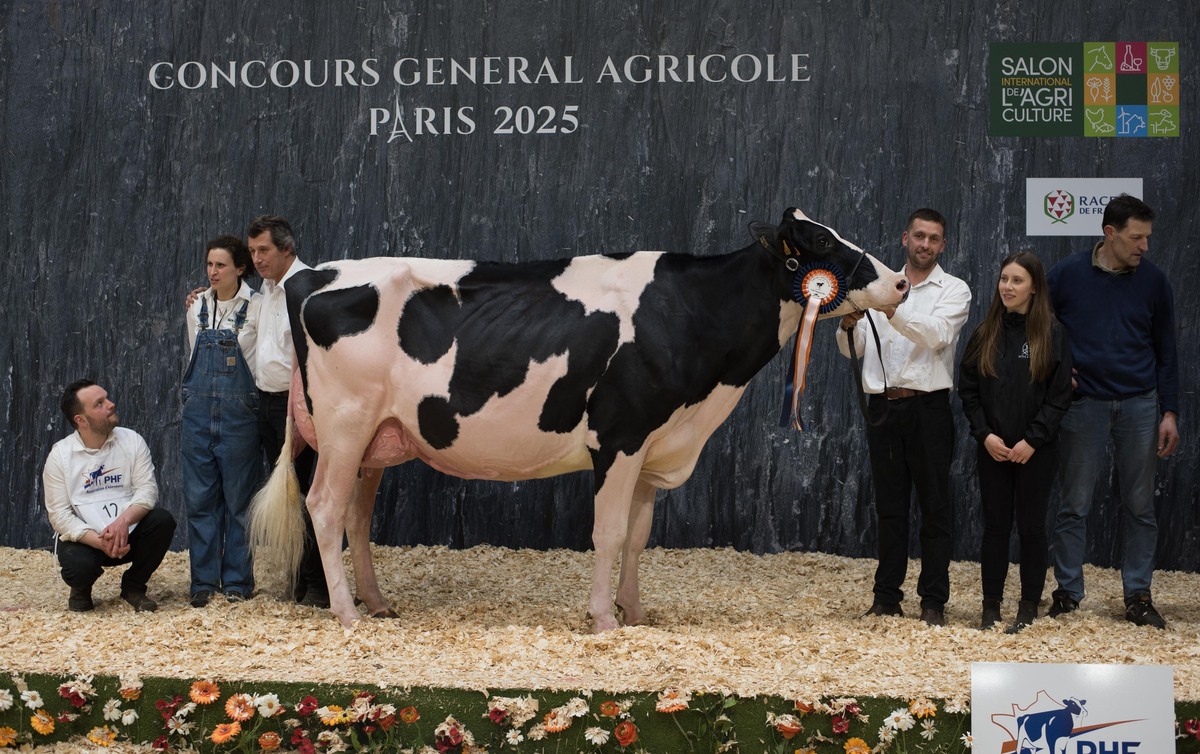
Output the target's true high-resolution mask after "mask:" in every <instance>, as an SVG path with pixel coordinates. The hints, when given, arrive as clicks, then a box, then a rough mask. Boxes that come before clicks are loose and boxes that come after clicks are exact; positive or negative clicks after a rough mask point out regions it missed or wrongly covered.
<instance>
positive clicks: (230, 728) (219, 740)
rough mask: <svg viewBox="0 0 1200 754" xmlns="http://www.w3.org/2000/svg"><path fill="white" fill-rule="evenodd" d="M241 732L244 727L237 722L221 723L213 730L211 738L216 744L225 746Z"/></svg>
mask: <svg viewBox="0 0 1200 754" xmlns="http://www.w3.org/2000/svg"><path fill="white" fill-rule="evenodd" d="M241 732H242V726H241V725H239V724H238V723H236V722H234V723H221V724H220V725H218V726H217V727H215V728H213V732H212V735H211V736H209V738H211V739H212V742H213V743H214V744H223V743H228V742H230V741H232V740H233V739H235V738H237V735H238V734H239V733H241Z"/></svg>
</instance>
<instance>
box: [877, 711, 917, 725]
mask: <svg viewBox="0 0 1200 754" xmlns="http://www.w3.org/2000/svg"><path fill="white" fill-rule="evenodd" d="M883 724H884V725H886V726H887V727H889V728H891V729H892V730H909V729H911V728H912V727H913V725H915V724H916V721H914V720H913V716H912V713H911V712H909V711H908V709H907V708H905V707H901V708H900V709H897V710H892V712H891V714H890V715H888V716H887V718H886V719H885V720H884V721H883Z"/></svg>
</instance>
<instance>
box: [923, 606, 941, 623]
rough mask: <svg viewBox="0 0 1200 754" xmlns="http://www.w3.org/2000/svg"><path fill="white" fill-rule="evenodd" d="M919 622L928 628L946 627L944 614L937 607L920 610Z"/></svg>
mask: <svg viewBox="0 0 1200 754" xmlns="http://www.w3.org/2000/svg"><path fill="white" fill-rule="evenodd" d="M921 620H922V621H923V622H924V623H926V624H928V625H930V626H944V625H946V614H945V613H944V612H943V611H942V610H941V608H937V607H923V608H921Z"/></svg>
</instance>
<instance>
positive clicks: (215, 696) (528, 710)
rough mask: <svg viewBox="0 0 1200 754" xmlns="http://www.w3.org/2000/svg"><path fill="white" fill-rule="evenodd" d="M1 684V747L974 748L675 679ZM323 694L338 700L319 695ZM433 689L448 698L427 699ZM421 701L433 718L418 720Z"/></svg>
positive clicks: (843, 752)
mask: <svg viewBox="0 0 1200 754" xmlns="http://www.w3.org/2000/svg"><path fill="white" fill-rule="evenodd" d="M11 682H12V683H11V686H7V685H6V684H5V683H4V681H3V678H0V749H9V748H17V747H23V746H26V745H30V744H33V745H36V744H38V743H42V742H47V743H48V742H51V741H55V740H58V741H61V740H67V739H69V738H70V737H74V736H78V737H79V739H80V740H85V741H86V742H87V743H88V744H90V745H91V746H92V747H93V748H98V749H103V748H108V747H110V746H112V745H113V744H114V743H116V742H118V741H131V742H135V743H149V744H150V745H151V747H152V748H153V749H154V750H155V751H161V752H184V751H203V752H208V751H211V752H227V751H240V752H274V751H280V752H305V753H306V754H317V753H318V752H322V753H323V752H344V751H377V752H385V751H386V752H393V751H399V752H405V753H406V754H482V753H483V752H491V753H492V754H500V753H501V752H505V751H509V752H514V754H518V753H519V752H533V751H544V750H550V747H549V745H550V744H553V750H560V749H561V750H562V751H579V752H595V753H597V754H646V752H657V751H665V750H670V751H678V752H684V751H687V752H692V753H694V752H706V753H707V752H714V753H716V754H720V753H721V752H733V751H744V752H755V754H757V752H760V751H761V752H763V753H764V754H882V753H883V752H895V753H896V754H900V753H902V752H909V751H914V752H916V751H922V752H931V753H932V752H942V753H944V754H950V753H954V754H962V753H963V752H968V751H969V750H970V749H971V746H972V745H973V741H972V738H971V734H970V732H969V716H968V715H969V712H970V710H969V707H968V705H967V704H966V703H965V702H964V701H961V700H949V701H940V702H939V701H938V700H932V699H928V698H915V699H911V700H908V702H907V704H902V705H901V706H895V705H894V700H890V701H889V700H866V701H864V702H862V703H860V701H859V700H858V699H856V698H851V697H829V698H818V699H809V700H795V701H791V702H782V700H778V698H774V699H772V698H763V699H758V698H751V699H741V698H738V697H732V696H727V695H724V694H698V693H694V692H688V691H685V690H683V689H678V688H669V689H666V690H664V691H662V692H660V693H658V694H657V695H654V694H650V695H647V694H628V695H623V696H611V695H606V694H603V693H602V692H588V691H583V692H579V693H578V694H576V695H573V696H567V695H565V694H556V693H551V692H542V693H541V694H540V696H541V697H542V698H541V699H539V698H538V697H537V696H535V695H534V694H533V693H526V694H519V693H518V694H517V695H500V694H492V695H485V697H486V702H485V703H484V704H483V711H482V713H481V714H479V715H478V717H477V719H478V722H476V723H474V724H468V723H467V722H465V720H467V718H465V717H462V716H456V715H454V714H447V712H448V711H449V710H452V709H466V708H467V707H468V706H469V705H470V702H469V696H470V694H471V692H466V691H455V690H444V691H443V692H438V691H437V690H426V691H425V692H424V693H423V694H422V693H418V694H416V695H412V694H410V692H405V694H404V695H403V698H405V702H404V703H403V706H400V704H399V703H397V704H393V703H391V702H388V701H385V700H383V699H381V698H380V694H382V693H384V691H382V690H380V691H363V690H358V691H354V690H341V691H339V690H337V689H333V690H329V689H324V690H317V689H314V690H313V692H312V693H304V692H301V693H299V694H297V695H296V697H298V698H296V697H290V694H291V693H292V692H289V693H288V696H289V697H290V698H291V699H294V700H295V701H285V700H284V699H281V698H280V696H281V694H282V693H283V692H284V691H286V689H281V690H280V691H278V692H277V691H273V690H272V691H268V690H266V689H263V690H261V692H260V693H254V692H252V691H251V690H249V689H247V688H244V687H243V688H236V687H234V688H230V689H226V688H223V685H225V686H228V685H230V684H229V683H228V682H225V681H218V680H213V679H199V680H196V681H192V682H187V681H171V680H169V679H158V680H156V681H154V683H153V686H154V688H155V689H156V690H155V691H154V692H153V693H152V694H151V695H150V697H149V698H146V693H145V689H146V686H145V684H144V683H143V682H142V681H141V679H139V678H138V677H137V676H135V675H121V676H120V677H119V678H117V679H115V680H114V679H111V678H108V679H100V680H97V679H95V678H94V677H93V676H91V675H87V674H84V673H78V672H76V673H73V675H72V677H70V678H69V679H67V680H65V681H62V682H61V683H59V682H58V679H54V680H52V681H47V680H43V681H41V682H39V683H35V684H31V683H28V682H27V681H26V679H25V678H24V677H22V676H18V675H13V676H11ZM34 685H36V686H37V687H38V688H34V687H33V686H34ZM39 689H40V690H39ZM164 692H166V693H164ZM328 694H335V695H338V696H339V697H340V698H337V699H332V698H331V699H328V700H326V699H318V696H317V695H320V696H321V697H325V696H327V695H328ZM439 694H444V695H445V696H446V697H448V698H450V700H451V701H449V702H447V703H435V702H434V701H433V698H435V697H437V696H438V695H439ZM547 699H554V700H555V701H554V702H553V703H552V705H553V706H551V705H549V704H546V705H545V706H543V705H544V703H545V702H546V700H547ZM334 701H336V702H340V703H332V702H334ZM781 704H786V705H787V706H786V707H781ZM885 705H886V706H885ZM867 706H870V709H871V710H872V711H871V713H868V712H867V710H866V707H867ZM743 708H745V709H744V710H743ZM422 709H425V710H426V711H427V712H428V711H433V712H434V719H441V722H439V723H437V724H436V725H433V726H432V729H429V728H427V727H424V726H423V724H422V720H423V717H422V712H421V710H422ZM476 709H478V708H476ZM1183 709H1186V710H1187V711H1188V712H1189V713H1191V714H1189V715H1181V717H1182V718H1184V719H1182V721H1181V722H1179V723H1177V726H1176V727H1177V740H1178V751H1184V752H1200V714H1197V713H1200V705H1197V704H1196V703H1191V702H1189V703H1181V704H1180V705H1179V706H1177V711H1179V710H1183ZM753 710H761V711H760V712H755V711H753ZM889 710H890V711H889ZM155 713H157V714H155ZM472 714H473V715H474V714H475V713H472ZM747 714H753V715H763V714H765V729H763V728H760V729H759V730H760V731H763V732H762V733H755V732H754V727H753V723H752V722H751V721H752V719H753V718H751V717H747ZM734 718H736V719H737V721H736V722H735V719H734ZM872 718H874V720H875V722H873V721H872ZM763 719H764V718H763V717H762V716H758V717H757V720H758V721H762V720H763ZM759 724H761V722H760V723H759ZM739 733H740V734H741V736H742V738H743V740H742V741H739V740H738V735H739Z"/></svg>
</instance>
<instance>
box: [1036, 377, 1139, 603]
mask: <svg viewBox="0 0 1200 754" xmlns="http://www.w3.org/2000/svg"><path fill="white" fill-rule="evenodd" d="M1158 424H1159V413H1158V394H1157V393H1156V392H1154V391H1151V392H1149V393H1145V394H1143V395H1138V396H1134V397H1133V398H1125V399H1124V400H1095V399H1092V398H1081V399H1079V400H1076V401H1074V402H1073V403H1072V404H1071V408H1070V410H1068V411H1067V414H1066V416H1065V417H1063V421H1062V428H1061V430H1060V433H1059V440H1058V448H1059V457H1058V459H1059V465H1058V470H1059V486H1060V488H1061V490H1062V501H1061V504H1060V507H1059V510H1058V517H1057V519H1056V521H1055V524H1054V534H1053V537H1052V541H1051V549H1052V550H1053V557H1054V576H1055V578H1057V579H1058V589H1059V591H1063V592H1066V593H1067V594H1068V595H1069V596H1070V597H1071V598H1072V599H1074V600H1075V601H1076V602H1079V601H1082V600H1083V596H1084V590H1083V561H1084V558H1085V556H1086V554H1087V516H1088V513H1089V512H1090V511H1091V509H1092V498H1093V495H1094V494H1095V490H1096V482H1097V480H1098V478H1099V477H1100V472H1101V467H1102V466H1103V465H1104V464H1105V461H1106V457H1107V450H1108V444H1109V440H1110V439H1111V441H1112V447H1113V463H1114V464H1115V465H1116V471H1117V477H1118V480H1119V482H1120V496H1121V503H1122V505H1123V506H1124V514H1123V521H1122V524H1121V529H1122V532H1123V533H1124V538H1125V561H1124V564H1123V565H1122V568H1121V576H1122V581H1123V584H1124V588H1125V597H1126V598H1129V597H1132V596H1133V595H1135V594H1142V593H1145V594H1149V593H1150V579H1151V577H1152V576H1153V573H1154V553H1155V549H1156V548H1157V546H1158V523H1157V521H1156V519H1155V514H1154V473H1155V469H1156V467H1157V465H1158V458H1157V455H1156V453H1157V443H1158Z"/></svg>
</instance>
